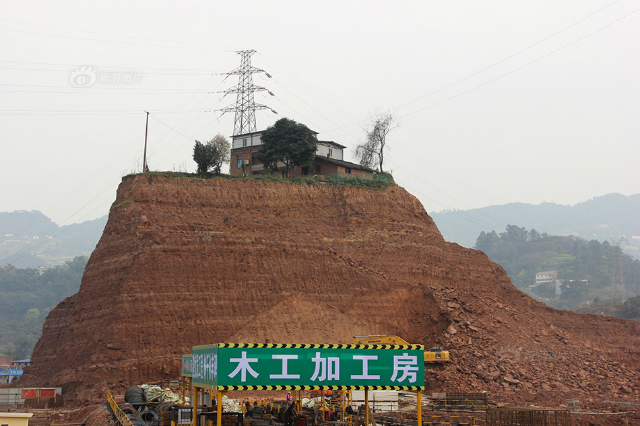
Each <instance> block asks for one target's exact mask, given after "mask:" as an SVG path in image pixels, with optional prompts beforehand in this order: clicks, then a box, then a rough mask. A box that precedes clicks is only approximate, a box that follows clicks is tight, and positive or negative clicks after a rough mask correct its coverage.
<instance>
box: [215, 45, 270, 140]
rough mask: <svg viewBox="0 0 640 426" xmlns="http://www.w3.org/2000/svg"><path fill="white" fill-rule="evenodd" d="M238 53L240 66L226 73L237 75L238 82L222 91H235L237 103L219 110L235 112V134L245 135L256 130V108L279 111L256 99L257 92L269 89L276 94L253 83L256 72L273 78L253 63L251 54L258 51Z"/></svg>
mask: <svg viewBox="0 0 640 426" xmlns="http://www.w3.org/2000/svg"><path fill="white" fill-rule="evenodd" d="M237 53H238V54H239V55H240V57H241V61H240V66H239V67H238V68H236V69H235V70H233V71H231V72H228V73H226V75H227V76H231V75H237V76H238V84H237V85H236V86H234V87H232V88H230V89H228V90H225V91H224V92H222V93H224V95H225V96H226V95H229V94H231V93H235V94H236V95H237V97H236V103H235V105H230V106H228V107H226V108H223V109H221V110H219V111H222V113H223V114H224V113H226V112H235V120H234V122H233V134H234V135H243V134H245V133H251V132H255V131H256V110H259V109H270V110H271V111H272V112H273V113H274V114H277V112H275V111H274V110H273V109H271V108H270V107H268V106H266V105H262V104H256V102H255V100H254V97H253V94H254V93H255V92H260V91H267V92H268V93H269V94H270V95H271V96H274V95H273V93H271V91H270V90H267V89H266V88H264V87H262V86H256V85H255V84H253V74H255V73H260V72H264V73H265V75H266V76H267V77H269V78H271V76H270V75H269V74H268V73H267V72H265V71H264V70H261V69H259V68H256V67H254V66H252V65H251V56H252V55H253V54H254V53H256V51H255V50H240V51H238V52H237Z"/></svg>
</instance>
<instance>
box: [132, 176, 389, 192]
mask: <svg viewBox="0 0 640 426" xmlns="http://www.w3.org/2000/svg"><path fill="white" fill-rule="evenodd" d="M383 175H385V176H388V177H390V178H392V179H393V177H392V176H391V175H390V174H388V173H384V174H383ZM129 176H162V177H168V178H185V179H197V180H216V179H226V180H241V181H249V182H253V181H255V182H276V183H290V184H291V183H293V184H298V185H314V184H315V185H331V186H355V187H358V188H374V189H385V188H386V187H388V186H389V185H391V183H390V182H386V181H382V180H370V179H360V178H331V177H326V178H323V177H320V176H318V177H313V176H294V177H289V178H286V177H281V176H276V175H271V174H261V175H248V176H236V175H226V174H220V175H216V174H213V173H205V174H201V175H199V174H197V173H187V172H147V173H144V175H143V174H142V173H135V174H130V175H127V176H125V178H126V177H129Z"/></svg>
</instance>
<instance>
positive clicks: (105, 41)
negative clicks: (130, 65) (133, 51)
mask: <svg viewBox="0 0 640 426" xmlns="http://www.w3.org/2000/svg"><path fill="white" fill-rule="evenodd" d="M0 31H8V32H14V33H21V34H33V35H43V36H47V37H60V38H68V39H74V40H88V41H100V42H103V43H118V44H126V45H132V44H135V45H138V46H154V47H165V48H166V47H168V48H173V49H191V50H206V51H217V52H230V51H231V50H228V49H215V48H209V47H190V46H169V45H162V44H156V43H140V42H135V41H120V40H105V39H100V38H91V37H78V36H66V35H61V34H51V33H41V32H36V31H24V30H11V29H8V28H0Z"/></svg>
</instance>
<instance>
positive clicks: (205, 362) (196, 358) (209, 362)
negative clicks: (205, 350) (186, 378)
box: [187, 354, 218, 381]
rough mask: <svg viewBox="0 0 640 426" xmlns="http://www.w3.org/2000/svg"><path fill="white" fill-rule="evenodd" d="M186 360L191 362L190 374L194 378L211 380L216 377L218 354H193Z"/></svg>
mask: <svg viewBox="0 0 640 426" xmlns="http://www.w3.org/2000/svg"><path fill="white" fill-rule="evenodd" d="M188 362H191V368H192V369H193V371H192V375H193V377H194V378H195V379H203V380H208V381H213V380H216V378H217V377H218V356H217V355H216V354H194V355H193V357H192V358H191V360H190V361H187V363H188ZM187 371H188V370H187Z"/></svg>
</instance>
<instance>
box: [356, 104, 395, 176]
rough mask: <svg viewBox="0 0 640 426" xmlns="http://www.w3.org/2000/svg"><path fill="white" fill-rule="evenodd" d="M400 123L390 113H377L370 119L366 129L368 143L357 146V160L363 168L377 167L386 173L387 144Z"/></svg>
mask: <svg viewBox="0 0 640 426" xmlns="http://www.w3.org/2000/svg"><path fill="white" fill-rule="evenodd" d="M396 127H398V123H397V121H396V119H395V117H394V116H393V114H391V113H390V112H376V113H375V114H373V115H372V116H371V117H370V118H369V124H368V126H367V128H366V132H367V140H366V142H364V143H362V144H360V145H358V146H356V158H357V161H358V163H359V164H360V165H361V166H364V167H367V168H370V169H371V168H373V167H374V166H376V165H377V167H378V171H379V172H380V173H384V170H383V169H382V166H383V164H384V149H385V146H386V144H387V135H388V134H389V133H390V132H391V131H392V130H393V129H395V128H396Z"/></svg>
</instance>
